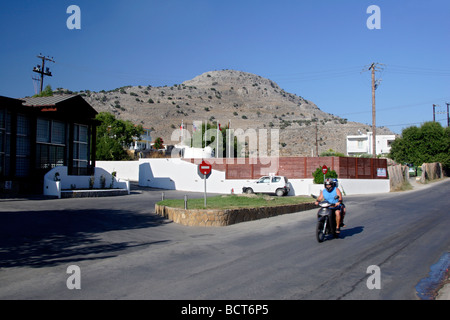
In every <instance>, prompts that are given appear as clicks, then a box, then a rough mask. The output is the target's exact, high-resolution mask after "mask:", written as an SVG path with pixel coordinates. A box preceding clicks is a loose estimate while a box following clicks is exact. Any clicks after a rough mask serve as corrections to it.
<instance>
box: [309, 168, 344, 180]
mask: <svg viewBox="0 0 450 320" xmlns="http://www.w3.org/2000/svg"><path fill="white" fill-rule="evenodd" d="M312 175H313V178H314V183H315V184H323V182H324V181H323V172H322V167H319V168H317V169H316V171H314V172H313V173H312ZM337 177H338V175H337V173H336V171H334V170H330V169H328V172H327V174H326V175H325V178H326V179H328V178H330V179H334V178H337Z"/></svg>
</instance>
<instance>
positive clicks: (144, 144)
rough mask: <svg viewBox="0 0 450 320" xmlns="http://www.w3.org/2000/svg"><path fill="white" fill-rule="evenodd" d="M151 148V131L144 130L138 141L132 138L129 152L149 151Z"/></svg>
mask: <svg viewBox="0 0 450 320" xmlns="http://www.w3.org/2000/svg"><path fill="white" fill-rule="evenodd" d="M151 146H152V137H151V129H148V128H144V133H143V134H141V139H140V140H137V139H136V138H133V143H132V144H131V146H130V150H137V151H144V150H150V148H151Z"/></svg>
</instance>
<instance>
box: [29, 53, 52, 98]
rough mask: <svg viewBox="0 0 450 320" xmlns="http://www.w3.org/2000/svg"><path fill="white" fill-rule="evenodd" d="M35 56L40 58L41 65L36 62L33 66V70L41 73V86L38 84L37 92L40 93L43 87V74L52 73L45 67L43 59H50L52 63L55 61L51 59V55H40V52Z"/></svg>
mask: <svg viewBox="0 0 450 320" xmlns="http://www.w3.org/2000/svg"><path fill="white" fill-rule="evenodd" d="M37 57H38V58H39V59H41V60H42V67H41V65H39V64H38V65H37V66H36V67H34V68H33V72H36V73H39V74H40V75H41V86H40V90H39V94H41V93H42V89H43V87H44V76H49V77H51V76H52V73H51V72H50V68H49V67H47V69H45V61H50V62H53V63H54V62H55V61H54V60H53V57H51V58H50V57H48V56H47V57H45V56H43V55H42V53H41V54H39V55H38V56H37Z"/></svg>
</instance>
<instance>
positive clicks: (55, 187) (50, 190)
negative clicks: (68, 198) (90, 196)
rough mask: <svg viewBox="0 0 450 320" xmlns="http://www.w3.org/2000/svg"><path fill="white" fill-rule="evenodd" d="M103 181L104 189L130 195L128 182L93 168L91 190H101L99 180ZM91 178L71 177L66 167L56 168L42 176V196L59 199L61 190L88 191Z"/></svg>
mask: <svg viewBox="0 0 450 320" xmlns="http://www.w3.org/2000/svg"><path fill="white" fill-rule="evenodd" d="M102 176H103V177H104V179H105V188H110V187H111V186H112V187H113V188H117V189H127V190H128V193H130V183H129V181H124V180H122V179H117V177H116V178H114V177H113V176H112V175H111V174H110V172H108V171H106V170H105V169H103V168H98V167H95V174H94V176H93V177H94V185H93V188H97V189H99V188H101V187H102V186H101V182H100V178H101V177H102ZM90 179H91V176H73V175H68V174H67V167H66V166H58V167H55V168H53V169H51V170H50V171H49V172H47V173H46V174H45V176H44V195H48V196H57V197H58V198H60V197H61V190H64V189H66V190H69V189H89V187H90V185H89V184H90Z"/></svg>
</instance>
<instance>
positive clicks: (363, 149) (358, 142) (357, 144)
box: [347, 132, 395, 156]
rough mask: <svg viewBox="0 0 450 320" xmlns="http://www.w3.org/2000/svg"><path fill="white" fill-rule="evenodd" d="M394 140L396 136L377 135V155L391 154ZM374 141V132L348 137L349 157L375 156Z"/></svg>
mask: <svg viewBox="0 0 450 320" xmlns="http://www.w3.org/2000/svg"><path fill="white" fill-rule="evenodd" d="M394 140H395V135H376V154H386V153H389V152H390V151H391V143H392V142H393V141H394ZM372 141H373V134H372V132H367V134H366V135H364V134H360V135H355V136H347V155H348V156H353V155H359V154H366V153H367V154H373V151H372V148H373V143H372Z"/></svg>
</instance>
